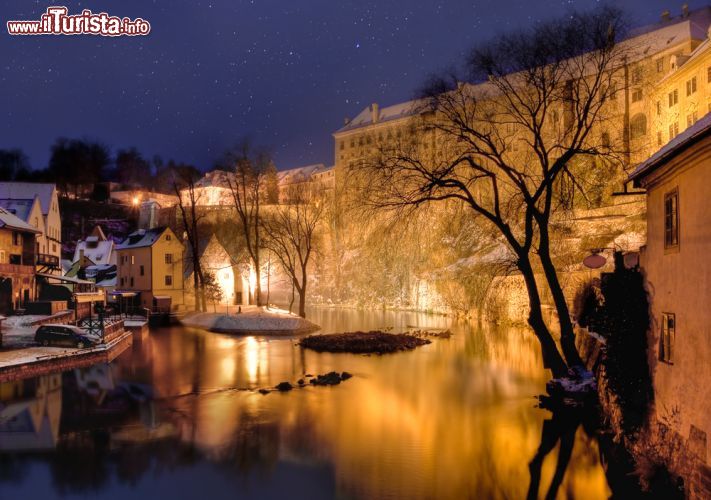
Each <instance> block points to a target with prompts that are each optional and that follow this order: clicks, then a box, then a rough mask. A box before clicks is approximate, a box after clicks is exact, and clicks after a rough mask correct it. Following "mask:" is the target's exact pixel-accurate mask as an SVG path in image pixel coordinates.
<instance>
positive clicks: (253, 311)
mask: <svg viewBox="0 0 711 500" xmlns="http://www.w3.org/2000/svg"><path fill="white" fill-rule="evenodd" d="M182 322H183V324H184V325H185V326H192V327H195V328H204V329H205V330H212V331H219V332H226V333H261V334H265V335H293V334H297V333H308V332H313V331H316V330H318V329H319V327H318V325H315V324H314V323H311V322H310V321H308V320H306V319H304V318H302V317H300V316H298V315H296V314H291V313H289V312H288V311H284V310H282V309H275V308H269V309H267V308H265V307H257V306H242V312H241V313H239V314H224V313H194V314H191V315H188V316H186V317H185V318H183V320H182Z"/></svg>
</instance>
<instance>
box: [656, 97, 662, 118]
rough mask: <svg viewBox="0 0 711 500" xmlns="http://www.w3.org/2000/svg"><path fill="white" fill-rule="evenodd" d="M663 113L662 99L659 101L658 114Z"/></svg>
mask: <svg viewBox="0 0 711 500" xmlns="http://www.w3.org/2000/svg"><path fill="white" fill-rule="evenodd" d="M661 114H662V101H657V116H660V115H661Z"/></svg>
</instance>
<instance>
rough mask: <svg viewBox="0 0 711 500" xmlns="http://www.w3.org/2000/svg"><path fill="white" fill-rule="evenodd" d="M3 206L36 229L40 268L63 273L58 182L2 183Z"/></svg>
mask: <svg viewBox="0 0 711 500" xmlns="http://www.w3.org/2000/svg"><path fill="white" fill-rule="evenodd" d="M0 207H2V208H4V209H5V210H7V211H8V212H10V213H12V214H14V215H16V216H17V217H18V218H20V219H21V220H23V221H24V222H26V223H27V224H29V225H30V226H32V227H34V228H36V229H37V230H38V231H39V234H38V236H37V241H36V245H37V248H36V249H35V254H36V256H37V263H36V264H37V268H38V270H40V271H43V272H50V273H52V274H55V273H56V274H59V272H60V259H61V252H62V219H61V217H60V213H59V197H58V194H57V188H56V186H55V185H54V184H47V183H33V182H0Z"/></svg>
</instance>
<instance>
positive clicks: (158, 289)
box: [116, 227, 184, 312]
mask: <svg viewBox="0 0 711 500" xmlns="http://www.w3.org/2000/svg"><path fill="white" fill-rule="evenodd" d="M116 252H117V258H118V283H117V285H116V291H117V292H129V293H130V292H136V293H137V294H138V297H137V301H136V304H135V305H137V306H140V307H145V308H148V309H151V310H152V311H162V312H167V311H170V310H173V309H175V308H177V307H178V306H182V305H183V304H184V298H183V243H182V242H181V241H180V240H179V239H178V238H177V237H176V236H175V233H174V232H173V231H172V230H171V229H170V228H168V227H156V228H153V229H139V230H138V231H136V232H135V233H132V234H130V235H129V236H128V238H126V240H125V241H123V242H122V243H121V244H120V245H118V246H117V247H116Z"/></svg>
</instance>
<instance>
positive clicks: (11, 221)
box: [0, 207, 40, 234]
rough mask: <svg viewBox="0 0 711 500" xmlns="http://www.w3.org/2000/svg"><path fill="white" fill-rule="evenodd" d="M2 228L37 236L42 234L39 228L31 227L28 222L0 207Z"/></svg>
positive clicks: (0, 225)
mask: <svg viewBox="0 0 711 500" xmlns="http://www.w3.org/2000/svg"><path fill="white" fill-rule="evenodd" d="M0 227H4V228H7V229H15V230H18V231H25V232H28V233H35V234H37V233H39V232H40V231H39V230H38V229H37V228H35V227H32V226H30V225H29V224H28V223H27V222H25V221H23V220H22V219H20V218H19V217H17V216H16V215H14V214H12V213H10V212H8V211H7V210H6V209H4V208H2V207H0Z"/></svg>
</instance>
